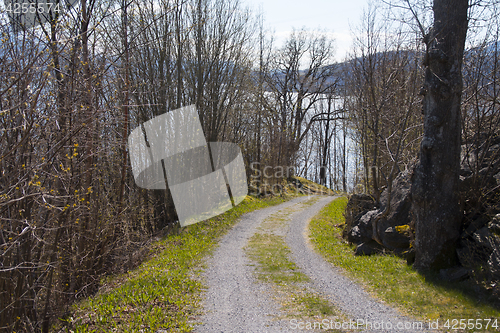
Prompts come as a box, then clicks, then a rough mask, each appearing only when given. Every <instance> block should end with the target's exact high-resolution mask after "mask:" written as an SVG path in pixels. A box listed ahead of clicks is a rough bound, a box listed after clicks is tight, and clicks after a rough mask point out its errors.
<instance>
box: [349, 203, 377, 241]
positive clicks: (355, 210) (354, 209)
mask: <svg viewBox="0 0 500 333" xmlns="http://www.w3.org/2000/svg"><path fill="white" fill-rule="evenodd" d="M377 208H378V206H377V204H376V202H375V199H374V198H373V197H372V196H371V195H368V194H353V195H351V197H350V198H349V201H348V202H347V206H346V209H345V214H344V215H345V226H344V230H343V233H342V236H343V237H344V238H346V239H347V238H348V234H349V232H350V231H351V229H352V228H353V227H355V226H356V225H358V224H359V220H360V219H361V217H362V216H363V215H364V214H366V212H368V211H370V210H374V209H377Z"/></svg>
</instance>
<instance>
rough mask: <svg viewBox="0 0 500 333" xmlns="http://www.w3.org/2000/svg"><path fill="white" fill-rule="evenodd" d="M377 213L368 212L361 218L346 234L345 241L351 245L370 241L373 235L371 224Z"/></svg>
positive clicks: (373, 211) (376, 211)
mask: <svg viewBox="0 0 500 333" xmlns="http://www.w3.org/2000/svg"><path fill="white" fill-rule="evenodd" d="M378 213H379V211H378V210H370V211H369V212H367V213H365V214H364V215H363V216H361V218H360V219H359V220H358V221H357V222H356V225H354V226H353V227H352V228H351V230H350V231H349V233H348V234H347V240H348V241H349V242H350V243H353V244H360V243H364V242H367V241H370V240H371V239H372V235H373V227H372V222H373V219H374V218H375V217H376V216H377V214H378Z"/></svg>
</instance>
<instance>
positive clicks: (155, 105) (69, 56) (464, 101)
mask: <svg viewBox="0 0 500 333" xmlns="http://www.w3.org/2000/svg"><path fill="white" fill-rule="evenodd" d="M7 2H8V1H6V2H5V4H7ZM435 2H440V1H435ZM461 2H463V1H461ZM62 3H63V2H62ZM465 3H466V7H467V9H466V12H467V17H465V18H461V19H460V20H461V21H460V22H462V27H463V23H464V22H465V26H466V31H467V36H466V39H465V40H463V41H462V44H463V45H464V48H465V50H464V51H463V56H462V55H461V54H460V52H459V51H457V52H458V53H457V54H458V55H460V61H459V62H458V63H460V66H459V67H458V68H460V67H461V71H459V72H460V73H459V74H460V75H459V76H460V77H461V80H462V83H461V84H460V83H459V84H458V85H454V86H453V87H452V88H450V89H451V90H450V91H444V90H443V89H442V90H441V91H440V93H439V94H440V96H444V95H446V94H451V95H453V94H455V95H456V96H458V101H459V103H460V104H459V105H458V106H457V105H455V107H458V109H457V110H459V113H458V118H457V119H455V122H456V126H458V127H455V129H457V128H458V131H459V132H458V135H457V136H456V137H454V139H453V140H455V141H453V142H451V143H449V142H448V143H447V141H446V140H443V141H442V142H438V145H440V149H441V150H445V151H451V152H450V154H451V153H454V154H455V155H456V156H458V157H457V158H460V168H459V169H457V170H456V171H450V172H451V173H453V172H456V173H457V175H456V176H457V181H456V182H455V183H454V184H455V185H453V186H455V187H453V186H452V187H451V188H452V189H453V190H452V191H453V192H454V193H455V197H452V198H451V199H450V200H451V201H453V202H454V204H456V209H455V210H454V212H453V213H450V214H452V215H453V214H456V213H457V214H458V213H460V214H461V215H460V218H461V219H462V220H463V222H462V224H463V225H464V226H465V227H463V226H461V227H460V228H466V227H467V226H469V225H471V224H472V223H473V222H474V223H479V224H480V223H482V225H481V226H479V225H478V226H477V228H476V229H480V228H481V227H482V226H484V225H485V224H487V223H488V222H489V221H490V220H491V219H492V218H493V217H494V216H495V215H496V214H498V213H500V206H499V204H498V203H499V202H500V201H499V194H500V173H499V172H500V149H499V147H500V136H499V129H500V100H499V95H500V45H499V43H498V40H499V36H500V24H499V23H500V22H499V21H500V13H499V12H498V11H499V9H500V7H499V6H498V3H497V2H495V1H493V0H489V1H481V0H475V1H469V3H468V4H467V1H465ZM434 10H436V8H434ZM0 13H1V14H0V39H1V41H0V78H1V80H0V124H1V125H0V224H1V228H0V305H1V306H0V331H6V332H7V331H16V330H19V331H23V330H25V331H33V332H38V331H41V332H48V331H49V327H50V325H51V323H52V321H53V320H54V318H57V317H58V316H60V315H61V313H64V311H66V310H67V308H68V306H70V305H71V304H72V303H74V302H75V301H76V300H78V299H82V298H85V297H88V296H90V295H93V294H95V293H96V291H97V290H98V289H99V287H100V285H99V284H100V281H101V279H102V278H103V277H104V276H107V275H110V274H116V273H120V272H125V271H127V270H128V269H129V268H130V267H132V266H133V265H134V263H133V260H132V255H131V254H132V253H134V251H136V250H137V249H139V248H141V247H142V246H144V244H146V243H147V242H148V241H149V240H150V239H151V237H153V236H154V235H158V234H162V233H168V232H169V230H171V229H173V228H174V226H175V225H176V223H177V216H176V211H175V207H174V205H173V201H172V197H171V194H170V192H169V190H167V191H164V190H145V189H141V188H139V187H138V186H136V184H135V183H134V178H133V176H132V171H131V167H130V159H129V152H128V148H127V139H128V135H129V134H130V132H131V131H132V130H133V129H134V128H136V127H138V126H141V124H143V123H144V122H146V121H148V120H149V119H152V118H154V117H156V116H159V115H162V114H164V113H166V112H169V111H171V110H175V109H179V108H181V107H184V106H188V105H194V106H195V107H196V109H197V110H198V114H199V118H200V121H201V125H202V128H203V132H204V135H205V137H206V139H207V141H210V142H214V141H227V142H232V143H236V144H238V145H239V147H240V148H241V150H242V153H243V160H244V163H245V166H246V172H247V178H248V179H249V191H250V194H251V193H254V194H255V193H257V194H259V195H267V194H268V192H270V191H269V188H273V189H276V188H278V189H279V188H280V186H279V185H280V184H282V183H283V182H285V181H287V178H288V176H290V175H289V173H288V171H289V170H293V173H294V174H295V175H297V176H301V177H304V178H306V179H310V180H313V181H315V182H317V183H319V184H321V185H324V186H327V187H329V188H330V189H332V190H335V191H339V192H344V193H365V194H369V195H370V196H371V197H372V198H373V200H374V202H375V203H379V202H380V200H381V196H382V193H383V191H384V190H385V189H388V191H389V192H391V188H392V184H393V182H394V180H395V179H396V178H397V176H398V175H399V174H400V173H402V172H404V171H408V170H413V168H414V167H415V165H416V164H418V163H419V157H420V156H421V155H420V151H421V146H422V147H423V146H424V143H425V144H427V143H428V141H426V140H424V141H423V140H422V139H423V138H424V137H427V136H426V135H427V134H425V133H424V124H427V123H429V122H430V124H434V123H439V122H442V121H443V119H437V118H439V117H437V116H436V117H437V118H436V117H435V118H432V117H426V114H424V113H423V109H425V108H426V107H430V106H429V105H430V104H432V103H431V102H429V100H428V99H426V98H427V96H428V95H429V93H430V92H431V91H433V89H435V88H436V87H437V86H439V84H434V85H433V84H429V82H430V81H429V80H428V78H427V76H426V75H430V74H429V73H428V72H429V68H437V67H432V66H433V62H435V61H438V62H439V61H441V63H443V62H444V60H443V59H441V60H439V59H438V60H436V58H439V57H440V55H439V54H437V55H436V53H435V52H434V53H433V52H432V51H433V50H434V49H433V48H432V47H431V46H430V45H431V44H432V43H433V41H435V34H436V32H435V31H434V30H432V28H431V27H432V22H433V4H432V1H427V0H414V1H413V0H401V1H397V0H394V1H379V2H374V3H373V4H371V5H369V6H367V8H366V10H365V12H364V15H363V18H362V21H361V22H362V23H361V24H360V25H359V26H358V27H354V28H353V32H352V33H353V36H354V43H353V46H352V49H351V52H350V54H349V56H348V57H346V59H344V60H342V61H340V62H339V61H335V60H334V59H335V40H333V39H332V38H331V34H329V33H328V32H327V31H323V30H320V29H311V28H306V27H304V28H298V29H296V30H294V31H293V32H292V33H291V34H290V35H289V36H288V37H287V39H286V40H285V42H284V43H282V44H280V45H277V43H276V42H275V40H274V37H273V34H272V33H271V32H270V31H268V30H267V29H266V24H265V20H264V18H263V17H264V15H263V13H260V12H258V11H256V10H253V9H250V8H247V7H245V5H244V4H242V3H240V2H239V1H238V0H144V1H134V0H119V1H118V0H117V1H114V0H112V1H103V0H81V1H79V2H74V3H69V2H68V3H64V6H63V9H62V10H59V11H57V12H56V11H52V12H50V13H49V14H50V15H48V16H47V17H46V18H45V22H42V24H27V23H26V22H24V24H23V23H19V22H17V21H16V20H15V19H13V17H12V14H11V13H9V12H8V8H7V5H2V6H0ZM467 24H468V28H467ZM433 36H434V37H433ZM463 37H464V38H465V31H464V34H463ZM433 38H434V39H433ZM438 46H439V45H438ZM438 48H439V47H436V50H437V49H438ZM458 48H459V47H458ZM436 66H437V65H436ZM439 66H441V65H439ZM455 69H456V68H455ZM438 88H439V87H438ZM455 95H453V96H455ZM460 97H461V99H460ZM455 101H456V100H455ZM431 106H432V105H431ZM429 119H430V120H429ZM425 126H427V125H425ZM429 126H434V125H429ZM429 135H431V134H429ZM450 135H451V134H450ZM450 140H451V139H450ZM434 143H436V142H434ZM457 144H458V148H456V147H455V148H453V147H454V146H453V145H455V146H456V145H457ZM422 149H423V148H422ZM457 154H458V155H457ZM448 167H449V166H446V165H445V166H443V168H444V169H443V170H444V171H440V172H442V173H443V174H447V173H449V169H447V168H448ZM265 168H267V169H266V170H267V171H268V172H267V173H264V169H265ZM280 168H281V170H286V171H287V172H286V173H283V172H281V173H276V172H274V170H279V169H280ZM269 170H273V172H270V171H269ZM419 170H420V171H419ZM446 170H448V171H446ZM425 172H427V171H426V170H425V168H424V167H421V168H420V169H418V168H417V171H416V174H417V176H416V177H417V178H418V179H420V180H418V179H417V180H415V182H417V183H418V181H420V182H421V183H425V182H426V179H427V178H426V177H427V176H426V175H425ZM255 175H259V176H258V177H256V176H255ZM261 175H266V176H265V177H264V176H261ZM267 175H271V176H267ZM419 177H420V178H419ZM458 177H460V178H458ZM250 180H251V181H250ZM459 180H460V181H461V183H460V184H458V181H459ZM274 185H278V186H274ZM450 186H451V185H450ZM459 186H460V188H458V187H459ZM448 189H449V188H448ZM445 190H446V189H445ZM445 192H446V191H445ZM414 193H417V194H415V195H418V191H417V192H414ZM274 194H276V193H274ZM278 195H279V194H278ZM440 195H441V194H440V193H438V192H436V196H440ZM425 200H431V202H432V198H430V197H428V196H427V197H425ZM425 200H422V201H418V202H417V204H418V205H420V206H419V207H421V210H420V212H421V214H424V213H422V212H423V211H424V210H426V209H427V208H426V207H429V206H428V204H427V203H426V202H425ZM389 201H390V198H389ZM389 206H390V205H389ZM422 207H423V208H422ZM433 209H443V208H442V207H441V208H440V207H435V208H433ZM417 215H418V214H417ZM452 215H450V216H452ZM418 216H420V217H417V218H421V219H424V218H428V217H425V216H424V215H418ZM453 216H454V218H455V220H456V216H455V215H453ZM477 221H479V222H477ZM481 221H482V222H481ZM418 232H419V231H418V226H417V233H418ZM420 232H424V231H420ZM455 238H456V237H455ZM442 241H443V242H445V241H446V240H442ZM422 244H423V243H422ZM422 246H424V245H422ZM453 249H454V248H453ZM493 251H496V252H497V253H500V252H498V251H499V248H498V244H497V247H496V249H494V250H493ZM498 258H499V260H500V256H499V257H498ZM418 260H419V259H417V263H420V264H421V265H422V266H425V265H427V264H426V262H425V261H418ZM499 263H500V261H499ZM499 267H500V266H499ZM498 272H500V270H499V271H498ZM498 272H497V274H498Z"/></svg>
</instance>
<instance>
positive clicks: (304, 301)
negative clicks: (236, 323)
mask: <svg viewBox="0 0 500 333" xmlns="http://www.w3.org/2000/svg"><path fill="white" fill-rule="evenodd" d="M318 199H319V198H312V199H310V200H309V201H307V202H304V203H302V204H300V205H299V207H297V208H299V209H300V208H304V206H308V205H311V204H313V203H314V202H316V201H317V200H318ZM293 211H294V208H290V209H288V210H287V211H286V212H281V211H280V212H277V213H276V214H273V215H271V216H270V217H268V218H267V219H266V220H264V221H263V222H262V224H261V226H260V227H259V228H258V230H259V231H258V232H257V233H255V234H254V235H253V236H252V237H251V238H250V240H249V241H248V245H247V246H246V247H245V251H246V253H247V254H248V256H249V257H250V258H251V259H252V260H253V261H255V262H256V264H257V265H256V266H257V267H256V271H255V274H256V277H257V278H258V279H259V280H261V281H263V282H266V283H269V284H271V286H272V289H273V296H274V299H275V301H276V302H277V303H278V304H280V305H281V309H280V310H281V313H282V315H281V316H279V317H277V318H276V319H292V318H300V320H301V321H308V320H312V321H314V319H317V318H321V319H332V320H335V321H338V320H339V318H344V317H343V315H342V313H341V312H340V311H339V310H338V309H337V308H335V307H334V306H333V305H332V304H330V303H329V302H328V301H327V300H326V299H324V298H323V297H321V295H320V294H318V293H317V292H315V291H314V290H312V289H311V288H310V287H309V286H308V283H309V282H310V278H309V277H308V276H307V275H305V274H303V273H302V272H300V270H299V268H298V267H297V266H296V264H295V263H294V262H293V261H291V260H290V249H289V248H288V246H287V245H286V243H285V241H284V236H283V235H284V234H285V230H284V229H285V228H286V225H287V221H288V217H289V215H290V214H291V213H292V212H293Z"/></svg>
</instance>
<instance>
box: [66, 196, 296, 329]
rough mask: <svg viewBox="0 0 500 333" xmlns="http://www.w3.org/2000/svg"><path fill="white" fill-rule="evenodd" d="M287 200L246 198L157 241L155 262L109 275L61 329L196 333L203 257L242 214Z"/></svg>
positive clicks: (153, 253) (152, 260) (152, 250)
mask: <svg viewBox="0 0 500 333" xmlns="http://www.w3.org/2000/svg"><path fill="white" fill-rule="evenodd" d="M288 199H289V198H288ZM286 200H287V198H276V197H275V198H271V199H256V198H253V197H250V196H247V197H246V199H245V200H244V201H243V202H242V203H241V204H239V205H238V206H236V207H235V208H234V209H231V210H229V211H227V212H226V213H224V214H222V215H219V216H217V217H214V218H211V219H209V220H207V221H204V222H200V223H196V224H193V225H190V226H187V227H185V228H183V229H182V230H181V231H180V233H178V234H172V235H169V236H167V237H165V238H164V239H162V240H161V241H159V242H157V243H155V244H153V245H152V247H151V251H150V252H151V255H152V258H151V259H150V260H148V261H146V262H144V263H142V264H141V265H140V266H139V267H138V268H137V269H135V270H133V271H130V272H128V273H126V274H123V275H121V276H116V277H112V278H110V279H107V281H105V282H104V285H103V286H102V288H101V291H100V292H99V293H98V294H97V295H95V296H94V297H91V298H89V299H86V300H84V301H82V302H79V303H77V304H75V305H74V307H73V311H72V313H73V315H72V316H71V317H70V318H68V319H65V320H64V321H61V322H60V323H59V324H58V325H57V326H59V327H58V329H61V330H64V331H68V332H69V331H71V332H75V333H76V332H130V333H132V332H156V331H157V330H159V329H164V330H168V331H169V332H190V331H192V330H193V321H194V320H195V316H196V314H197V313H199V311H200V309H199V308H200V304H199V302H200V300H201V295H202V291H203V289H204V288H205V287H204V286H203V284H202V283H201V282H200V279H199V278H197V276H198V275H199V273H200V272H201V267H202V265H203V258H204V257H205V256H206V255H207V254H209V253H211V252H212V251H213V249H214V248H215V246H216V245H217V242H218V239H219V237H220V236H222V235H223V234H224V233H226V232H227V231H228V230H229V229H230V228H231V227H232V226H233V225H234V224H235V223H236V222H237V220H238V218H239V217H240V216H241V215H242V214H244V213H247V212H250V211H253V210H256V209H261V208H265V207H268V206H271V205H275V204H279V203H282V202H284V201H286ZM56 330H57V329H56Z"/></svg>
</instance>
